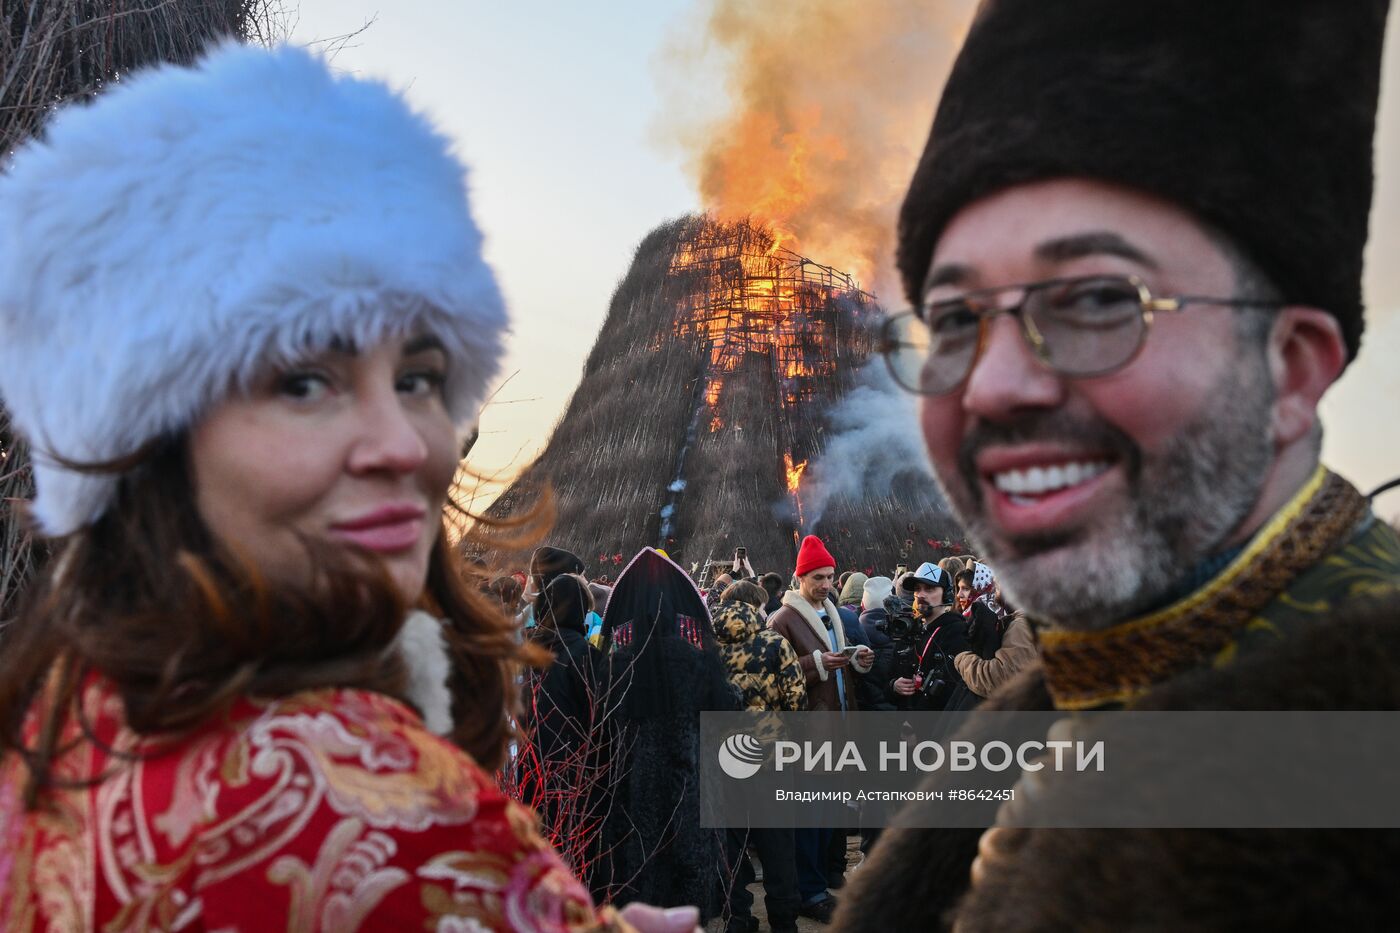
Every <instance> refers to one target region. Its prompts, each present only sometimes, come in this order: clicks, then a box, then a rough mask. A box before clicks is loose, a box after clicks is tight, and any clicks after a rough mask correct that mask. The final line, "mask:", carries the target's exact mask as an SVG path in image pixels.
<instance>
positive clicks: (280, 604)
mask: <svg viewBox="0 0 1400 933" xmlns="http://www.w3.org/2000/svg"><path fill="white" fill-rule="evenodd" d="M85 469H92V470H98V471H111V472H118V471H120V472H121V478H120V479H119V481H118V490H117V494H116V497H115V500H114V502H113V504H112V505H111V506H110V507H109V508H108V510H107V511H106V513H104V514H103V516H102V517H101V518H99V519H98V520H97V521H96V522H94V523H93V524H91V525H89V526H87V527H85V528H83V529H81V530H79V531H77V532H75V533H73V534H72V535H69V536H68V537H67V538H65V539H64V540H62V541H61V542H59V547H58V549H57V553H56V556H55V559H54V560H53V561H52V562H51V563H50V564H49V566H48V567H47V568H46V570H45V572H44V574H43V575H42V576H41V577H40V578H39V579H38V580H36V581H35V583H34V585H33V586H32V587H31V589H30V591H29V593H28V594H27V596H26V601H25V605H24V608H22V609H21V611H20V613H19V616H18V618H17V619H16V620H15V621H14V622H13V623H12V624H11V625H10V626H9V628H8V630H7V631H6V632H5V639H4V650H3V651H0V755H2V754H9V753H11V752H14V753H16V754H19V755H21V756H23V758H24V759H25V760H26V762H27V763H28V765H29V768H30V775H31V779H30V782H29V788H28V791H27V794H26V799H27V801H28V802H29V804H30V805H32V804H33V801H34V799H35V795H36V794H37V792H38V791H39V790H40V789H42V788H43V787H44V786H46V785H49V784H52V783H54V782H53V780H52V775H51V767H52V764H53V760H54V758H55V757H56V756H57V753H58V750H57V749H56V748H55V744H56V740H57V737H58V735H59V734H60V732H61V727H62V725H63V723H64V721H65V719H66V717H67V716H68V715H71V714H72V711H73V707H74V706H75V704H74V703H73V699H74V697H75V695H76V693H77V690H78V689H79V687H80V686H81V684H82V682H83V680H84V679H85V678H86V677H87V675H88V674H89V673H91V672H97V673H100V674H102V675H103V676H105V677H106V678H107V679H108V680H109V681H110V682H111V683H112V685H113V687H114V688H115V690H116V691H117V693H118V695H119V696H120V697H121V700H122V702H123V705H124V707H125V714H126V724H127V725H128V726H129V727H130V728H131V729H133V730H134V731H135V732H137V733H141V734H146V735H150V734H157V733H178V732H180V731H182V730H187V729H191V728H194V727H196V726H198V725H200V724H201V723H203V722H205V721H207V720H208V719H209V718H211V717H213V716H215V715H217V714H218V713H219V712H221V711H222V710H224V709H226V708H227V707H228V705H229V704H230V703H232V702H233V700H235V699H236V698H238V697H240V696H248V695H251V696H262V697H276V696H283V695H286V694H289V693H293V692H296V691H299V690H307V689H313V688H319V687H355V688H363V689H368V690H374V691H378V692H381V693H385V694H389V695H391V696H395V697H400V698H402V696H403V690H404V687H405V680H406V673H405V668H404V665H403V662H402V660H401V659H400V657H399V656H398V654H397V652H394V651H392V650H390V647H391V645H392V644H393V642H394V638H395V636H396V635H397V634H398V631H399V629H400V627H401V626H402V624H403V619H404V615H405V610H406V609H407V607H406V606H405V605H404V602H403V598H402V596H401V595H400V594H399V592H398V590H397V588H396V587H395V585H394V582H393V579H392V578H391V577H390V575H389V573H388V571H387V570H386V569H385V568H384V566H383V564H382V563H380V562H379V561H378V560H376V559H374V558H373V557H372V556H371V555H367V554H359V553H352V552H348V551H346V550H345V549H344V548H339V547H333V546H330V545H326V544H324V543H317V542H312V541H307V542H305V546H306V547H307V550H308V556H309V557H310V559H311V566H313V567H315V568H316V569H315V572H314V578H313V579H312V580H311V581H310V582H309V583H308V584H307V585H305V586H303V587H289V586H285V585H281V584H278V585H271V584H269V582H268V581H267V580H266V579H265V578H264V577H263V576H262V575H261V574H260V573H258V571H257V569H256V568H255V567H254V565H253V563H252V562H251V561H250V560H247V559H245V558H243V557H240V555H238V554H236V553H234V552H232V551H230V550H229V549H228V548H225V547H223V546H221V545H220V544H219V543H218V542H217V541H215V539H214V538H213V536H212V535H211V534H210V532H209V530H208V528H207V527H206V526H205V525H204V522H203V520H202V519H201V518H200V516H199V512H198V509H197V507H196V500H195V491H194V487H193V483H192V480H191V472H190V469H189V465H188V460H187V454H186V447H185V444H184V441H183V439H178V440H165V441H162V442H159V443H156V444H153V445H149V446H148V448H147V449H145V450H143V451H142V452H140V453H138V454H136V455H134V456H133V457H131V458H127V459H126V460H125V461H123V462H121V463H114V464H103V465H100V466H94V467H89V468H85ZM447 540H448V539H447V535H446V530H445V526H444V533H443V535H441V536H440V537H439V539H438V542H437V544H436V545H435V546H434V550H433V554H432V559H431V563H430V566H429V570H428V580H427V586H426V591H425V594H424V602H425V604H426V606H425V608H427V609H429V611H431V612H432V613H434V614H435V615H437V616H439V617H441V618H443V619H444V620H445V622H444V637H445V640H446V642H447V645H448V651H449V654H450V656H451V658H452V661H453V674H452V682H451V683H450V687H451V689H452V693H453V718H454V721H455V723H456V726H455V730H454V732H453V735H452V736H451V737H452V739H453V740H454V741H455V742H456V743H457V744H458V745H459V746H461V747H462V748H463V749H464V750H465V751H467V752H468V753H469V754H471V755H472V757H473V758H475V759H476V760H477V761H478V762H479V763H480V764H481V765H482V766H484V767H486V768H488V769H494V768H496V767H499V766H500V764H501V763H502V762H503V760H504V758H505V754H506V750H507V746H508V744H509V742H510V739H511V737H512V732H511V719H512V717H513V716H514V715H515V714H516V713H517V712H518V707H519V699H520V698H519V691H518V688H517V687H516V674H517V672H518V670H519V669H520V666H521V665H522V664H538V663H540V662H541V661H542V660H548V658H547V656H545V655H544V654H543V653H542V652H541V651H540V650H539V649H537V648H534V647H532V646H529V645H524V644H521V643H520V640H519V639H518V638H517V637H516V633H515V630H514V624H513V622H512V620H510V619H509V618H507V617H506V616H505V614H504V613H503V612H502V611H501V609H500V607H499V605H497V604H495V603H494V601H493V600H489V599H488V598H487V597H485V596H484V595H483V594H481V593H480V592H478V591H477V589H476V587H474V586H472V585H471V584H470V583H469V582H468V581H467V580H466V579H464V576H463V572H462V570H461V568H460V567H459V564H461V563H462V562H461V561H460V560H459V559H458V557H457V555H456V552H455V550H454V549H453V548H452V547H450V546H449V545H448V544H447V543H446V542H447ZM46 684H49V685H51V689H53V690H54V691H55V692H54V694H53V695H51V696H48V697H46V699H48V700H49V701H50V702H46V703H45V704H44V707H43V708H44V710H45V712H44V713H43V716H42V719H41V721H40V722H39V724H38V734H37V735H36V736H35V737H34V742H33V744H32V745H31V744H29V743H28V742H27V741H26V739H25V736H24V722H25V718H26V714H27V712H28V710H29V709H30V707H31V705H32V704H33V703H34V701H35V699H36V697H37V696H38V695H39V693H40V692H41V691H43V690H46V689H49V688H46V686H45V685H46Z"/></svg>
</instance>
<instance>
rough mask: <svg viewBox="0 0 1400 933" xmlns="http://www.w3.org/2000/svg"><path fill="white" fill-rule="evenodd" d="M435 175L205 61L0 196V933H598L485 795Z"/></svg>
mask: <svg viewBox="0 0 1400 933" xmlns="http://www.w3.org/2000/svg"><path fill="white" fill-rule="evenodd" d="M448 150H449V146H448V143H447V141H446V140H445V139H444V138H443V137H442V136H440V135H439V134H438V133H437V132H436V131H434V130H433V129H432V127H431V126H430V125H429V124H428V122H427V121H426V120H425V119H424V118H423V117H421V116H418V115H416V114H414V113H413V112H412V111H410V109H409V108H408V107H407V106H406V105H405V103H404V101H403V100H402V99H401V98H400V97H399V96H398V95H397V94H395V93H393V92H391V91H389V90H388V89H387V88H385V87H383V86H382V85H379V84H377V83H373V82H369V81H364V80H359V79H354V78H349V77H335V76H333V75H332V74H331V72H330V70H329V69H328V68H327V66H326V64H325V63H324V62H323V61H321V60H319V59H318V58H316V57H315V56H313V55H312V54H310V53H308V52H306V51H304V50H300V49H295V48H281V49H276V50H272V51H268V50H265V49H256V48H241V47H236V46H225V47H222V48H220V49H218V50H217V51H215V52H214V53H213V54H211V55H209V56H208V57H207V58H205V59H204V60H203V61H202V62H201V63H199V65H198V66H196V67H194V68H177V67H162V68H159V69H155V70H153V71H150V72H147V73H144V74H136V75H131V76H124V77H123V80H122V81H121V82H120V83H118V84H115V85H114V86H113V87H112V88H111V89H110V91H109V92H108V93H106V94H104V95H103V96H102V97H100V98H99V99H98V100H97V101H96V102H95V103H93V104H91V105H89V106H77V107H71V108H69V109H66V110H64V111H62V112H60V113H58V114H57V115H56V116H55V117H54V118H53V119H52V121H51V122H50V124H49V127H48V128H47V131H46V133H45V137H44V140H43V141H42V142H35V143H32V144H30V145H28V146H26V147H24V148H23V149H21V150H20V151H19V152H17V153H16V154H15V156H14V158H13V161H12V164H11V166H10V168H9V171H8V172H7V173H6V174H5V175H3V176H0V396H3V400H4V403H5V405H6V407H7V409H8V411H9V413H10V414H11V416H12V417H13V420H14V423H15V424H16V425H17V426H18V428H19V430H20V431H21V432H22V434H23V435H24V436H25V437H26V438H27V439H28V440H29V441H30V443H31V444H32V446H33V449H34V451H35V456H34V473H35V480H36V486H37V493H36V498H35V500H34V502H33V503H32V505H31V508H30V518H31V520H32V522H33V524H34V528H35V530H36V531H37V533H39V534H42V535H44V536H46V537H48V538H49V539H50V541H51V546H52V548H53V551H54V556H53V559H52V560H51V561H50V562H49V563H48V565H47V567H46V568H45V570H44V572H43V573H42V575H41V576H40V578H39V579H38V580H37V581H36V582H35V583H34V584H33V586H32V589H31V590H30V592H29V593H28V595H27V603H26V605H25V608H24V609H23V610H22V611H21V614H20V616H19V617H18V619H17V620H16V621H14V622H13V623H12V625H11V626H10V627H9V629H8V631H7V632H6V633H5V646H4V652H3V656H0V862H2V863H3V864H0V876H3V877H4V878H5V884H4V885H3V886H2V887H0V927H3V928H4V929H6V930H27V929H33V928H41V929H53V930H65V931H70V930H71V931H83V930H96V929H103V930H108V929H123V930H127V929H181V930H232V929H240V930H270V929H288V928H290V929H297V930H336V931H340V930H410V929H424V928H433V929H448V928H453V929H466V928H468V927H470V928H472V929H494V930H506V929H509V930H542V929H548V930H561V929H569V930H597V929H604V928H606V929H624V928H627V924H626V922H625V921H623V920H621V919H619V918H618V916H617V915H616V914H615V913H614V912H613V911H612V910H611V909H610V908H609V909H604V910H601V911H600V910H597V909H595V908H594V906H593V904H592V902H591V901H590V898H589V896H588V893H587V891H586V890H585V889H584V888H583V887H582V886H581V885H580V884H579V883H578V882H577V881H576V880H575V879H574V878H573V877H572V876H571V875H570V873H569V872H568V870H567V869H566V867H565V866H564V865H563V864H562V863H561V862H560V860H559V859H558V857H557V856H556V855H555V854H554V853H553V852H552V851H551V850H550V848H549V846H548V845H547V844H546V842H545V841H544V839H542V838H541V836H540V835H539V833H538V831H537V828H536V823H535V820H534V818H533V815H532V814H531V813H530V812H529V811H528V810H527V809H525V808H523V807H521V806H520V805H519V804H516V803H514V802H512V801H510V800H508V799H506V798H505V797H504V796H502V794H501V793H500V792H499V791H498V790H497V788H496V786H495V782H494V781H493V780H492V777H491V771H492V769H494V768H496V767H498V766H499V765H500V764H501V763H502V760H503V758H504V756H505V752H506V748H507V745H508V743H509V742H510V741H511V732H510V727H509V723H510V718H511V716H512V715H513V714H514V713H515V712H516V709H517V706H518V690H517V687H516V683H517V677H518V672H519V669H520V667H521V665H522V664H524V663H534V662H536V661H537V660H538V659H539V655H540V652H539V651H538V650H537V649H535V648H532V647H528V646H524V645H521V644H520V643H519V642H518V641H517V639H516V638H515V636H514V633H513V632H512V630H511V626H510V623H509V621H508V620H507V619H506V618H505V617H504V615H503V614H502V612H501V611H500V609H499V608H497V607H496V606H493V605H491V604H490V603H489V602H488V601H487V600H486V599H485V597H484V596H483V595H482V594H481V593H480V592H478V591H477V589H476V587H475V586H472V585H470V584H468V582H467V581H466V580H465V579H464V576H463V573H462V568H461V567H460V565H459V560H458V558H457V557H456V556H455V549H454V548H453V547H452V546H450V544H449V539H448V537H447V534H446V526H445V524H444V509H445V507H446V506H448V505H449V502H448V489H449V486H450V484H451V482H452V479H453V475H454V473H455V471H456V469H457V464H458V451H459V449H460V447H459V444H460V442H461V438H462V437H463V436H465V435H466V434H467V433H469V431H470V429H471V427H472V425H473V422H474V421H475V419H476V416H477V412H478V410H479V408H480V405H481V403H482V400H483V398H484V397H485V394H486V390H487V387H488V385H489V383H490V381H491V379H492V378H493V376H494V374H495V373H496V371H497V368H498V363H499V358H500V355H501V339H502V334H503V332H504V328H505V323H506V319H505V311H504V308H503V305H502V301H501V297H500V293H499V291H498V289H497V286H496V283H495V279H494V276H493V275H492V273H491V270H490V269H489V268H488V267H487V265H486V264H485V262H484V261H483V260H482V257H481V236H480V233H479V232H478V230H477V228H476V225H475V224H474V222H473V220H472V218H471V214H470V212H469V209H468V202H467V194H466V190H465V187H464V183H463V171H464V170H463V167H462V165H461V164H460V163H459V162H458V161H457V160H456V159H455V158H453V157H452V156H451V155H450V154H449V151H448ZM637 917H638V919H639V920H641V921H642V922H644V923H646V924H648V925H649V928H653V929H663V928H673V927H668V926H667V923H668V921H666V919H665V918H661V917H657V916H656V915H654V914H650V913H648V914H647V915H646V916H642V915H641V913H640V912H639V913H638V914H637ZM683 919H684V918H673V919H672V920H671V921H669V922H670V923H671V924H674V923H676V922H683Z"/></svg>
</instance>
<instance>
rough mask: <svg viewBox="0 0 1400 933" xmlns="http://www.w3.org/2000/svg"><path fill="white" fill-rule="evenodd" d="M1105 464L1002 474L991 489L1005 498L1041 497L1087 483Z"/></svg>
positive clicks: (1101, 470)
mask: <svg viewBox="0 0 1400 933" xmlns="http://www.w3.org/2000/svg"><path fill="white" fill-rule="evenodd" d="M1108 466H1109V464H1108V461H1107V460H1094V461H1086V462H1083V463H1061V464H1057V465H1055V466H1051V467H1031V468H1030V469H1028V470H1005V471H1003V472H1001V473H996V474H993V476H992V485H994V486H996V488H997V489H999V490H1001V491H1002V492H1004V493H1007V494H1008V495H1015V496H1042V495H1045V494H1046V493H1051V492H1058V491H1059V490H1061V489H1068V488H1069V487H1071V486H1078V485H1079V484H1080V483H1085V482H1088V481H1089V480H1091V479H1093V478H1094V477H1095V476H1098V475H1099V474H1100V473H1102V472H1103V471H1105V470H1107V469H1108Z"/></svg>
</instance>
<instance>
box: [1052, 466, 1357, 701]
mask: <svg viewBox="0 0 1400 933" xmlns="http://www.w3.org/2000/svg"><path fill="white" fill-rule="evenodd" d="M1368 510H1369V506H1368V504H1367V502H1366V499H1365V497H1363V496H1362V495H1361V493H1359V492H1357V490H1356V489H1355V487H1353V486H1352V485H1351V484H1350V483H1348V482H1347V481H1346V480H1344V479H1342V478H1341V477H1339V476H1337V475H1336V474H1335V473H1331V472H1329V471H1328V470H1326V469H1324V468H1322V467H1318V469H1317V472H1316V473H1314V474H1313V476H1312V477H1311V478H1310V479H1309V480H1308V482H1307V483H1306V484H1304V486H1303V488H1302V489H1301V490H1299V491H1298V494H1297V495H1296V496H1294V497H1293V499H1292V501H1290V502H1289V503H1288V504H1287V505H1286V506H1284V508H1282V509H1281V510H1280V511H1279V512H1278V514H1276V515H1275V516H1274V517H1273V518H1272V519H1271V520H1270V521H1269V523H1268V524H1266V525H1265V526H1264V527H1263V528H1262V529H1260V531H1259V533H1258V534H1256V535H1255V536H1254V538H1253V539H1252V540H1251V541H1250V542H1249V544H1248V545H1246V546H1245V548H1244V550H1243V551H1241V552H1240V554H1239V556H1238V557H1236V558H1235V559H1234V560H1233V561H1231V562H1230V563H1229V565H1227V566H1226V567H1225V569H1224V570H1222V571H1221V572H1220V573H1219V574H1217V575H1216V576H1215V578H1214V579H1212V580H1211V581H1210V582H1208V583H1207V584H1206V585H1205V586H1203V587H1201V588H1200V589H1198V590H1196V591H1195V592H1193V593H1191V594H1189V595H1187V596H1185V597H1183V598H1182V599H1179V600H1177V601H1176V602H1174V603H1172V604H1171V605H1169V606H1167V607H1165V608H1164V609H1161V610H1159V611H1157V612H1153V613H1151V614H1149V615H1146V616H1142V617H1140V618H1137V619H1131V620H1129V621H1127V622H1123V623H1121V624H1119V625H1115V626H1113V627H1112V628H1109V629H1104V630H1101V631H1087V632H1081V631H1065V630H1063V629H1057V628H1051V627H1046V628H1042V629H1040V631H1039V632H1038V637H1039V642H1040V655H1041V660H1042V662H1043V664H1044V666H1045V682H1046V685H1047V686H1048V687H1049V689H1050V695H1051V697H1052V698H1053V699H1054V701H1055V706H1056V707H1058V708H1060V709H1089V708H1093V707H1097V706H1104V705H1109V704H1113V703H1127V702H1130V701H1131V700H1133V699H1134V698H1136V697H1138V696H1141V695H1142V694H1144V693H1146V692H1147V691H1148V690H1149V689H1150V688H1151V687H1152V686H1154V685H1156V684H1159V683H1161V682H1162V681H1164V680H1166V679H1168V678H1170V677H1172V676H1174V675H1176V674H1179V673H1182V672H1183V671H1186V670H1189V669H1190V668H1192V667H1196V666H1199V665H1202V664H1206V663H1209V662H1211V661H1212V660H1213V659H1214V658H1216V656H1217V655H1219V654H1220V652H1221V651H1224V650H1225V649H1227V648H1228V647H1229V646H1230V645H1231V644H1233V643H1234V641H1235V639H1236V638H1237V637H1238V635H1239V633H1240V631H1241V630H1242V629H1243V628H1244V626H1245V625H1246V624H1248V622H1249V620H1250V619H1251V618H1253V617H1254V616H1255V615H1256V614H1257V613H1258V612H1259V611H1260V610H1261V609H1263V608H1264V607H1265V606H1267V605H1268V604H1269V603H1270V602H1272V601H1273V600H1274V599H1276V598H1277V597H1278V595H1279V594H1280V593H1282V592H1283V591H1284V590H1285V589H1286V588H1287V587H1288V585H1289V584H1290V583H1291V582H1292V581H1293V579H1294V578H1295V577H1296V576H1298V574H1300V573H1302V572H1303V571H1304V570H1306V569H1307V568H1308V567H1311V566H1312V565H1313V564H1315V563H1316V562H1317V561H1319V560H1321V559H1322V558H1323V557H1325V556H1326V555H1327V554H1328V553H1330V552H1331V551H1333V550H1335V549H1336V548H1337V547H1338V546H1340V545H1341V544H1342V543H1343V542H1344V541H1345V540H1346V539H1347V538H1348V537H1349V536H1350V535H1351V534H1352V533H1353V531H1354V530H1355V529H1356V527H1357V525H1358V524H1359V523H1360V522H1361V520H1362V519H1363V518H1364V517H1365V516H1366V514H1367V513H1368Z"/></svg>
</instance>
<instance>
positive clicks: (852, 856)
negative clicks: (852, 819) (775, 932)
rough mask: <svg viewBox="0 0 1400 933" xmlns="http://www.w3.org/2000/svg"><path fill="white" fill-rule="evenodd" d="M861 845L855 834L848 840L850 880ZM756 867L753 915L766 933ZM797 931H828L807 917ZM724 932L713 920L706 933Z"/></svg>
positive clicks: (760, 877)
mask: <svg viewBox="0 0 1400 933" xmlns="http://www.w3.org/2000/svg"><path fill="white" fill-rule="evenodd" d="M859 845H860V836H858V835H856V834H855V833H854V832H853V833H852V834H851V836H849V837H848V838H847V840H846V865H847V868H846V877H847V878H848V879H849V878H850V877H851V872H852V870H853V869H854V868H855V866H857V865H858V864H859V863H860V859H861V853H860V848H859ZM754 865H755V867H757V868H758V869H759V871H758V879H757V880H756V881H755V882H754V883H753V884H751V885H749V892H750V893H751V894H753V915H754V916H755V917H757V918H758V922H759V924H760V926H759V930H761V931H765V933H766V931H767V930H768V929H769V927H768V913H767V912H766V911H765V910H764V909H763V871H762V867H761V866H760V865H759V863H758V861H757V860H755V861H754ZM832 893H834V894H835V895H836V896H837V897H838V898H839V897H840V896H841V892H840V891H839V890H837V891H834V892H832ZM797 929H798V930H800V931H801V933H819V931H821V930H824V929H826V927H824V926H823V925H822V924H820V923H817V922H816V921H815V920H808V919H807V918H806V917H798V918H797ZM723 930H724V921H723V920H719V919H716V920H712V921H711V922H710V924H709V926H707V927H706V928H705V931H706V933H722V931H723Z"/></svg>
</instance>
